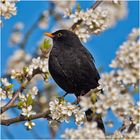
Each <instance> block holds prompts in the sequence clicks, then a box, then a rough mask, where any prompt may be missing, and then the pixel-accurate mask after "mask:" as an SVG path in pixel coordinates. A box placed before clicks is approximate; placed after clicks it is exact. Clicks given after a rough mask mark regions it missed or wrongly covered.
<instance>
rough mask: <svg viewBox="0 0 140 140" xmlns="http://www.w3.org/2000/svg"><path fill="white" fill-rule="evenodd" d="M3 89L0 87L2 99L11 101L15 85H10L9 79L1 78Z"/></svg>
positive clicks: (0, 97)
mask: <svg viewBox="0 0 140 140" xmlns="http://www.w3.org/2000/svg"><path fill="white" fill-rule="evenodd" d="M0 82H1V87H0V99H6V98H9V99H11V98H12V97H13V90H12V87H13V85H12V84H11V83H9V81H8V80H7V78H0Z"/></svg>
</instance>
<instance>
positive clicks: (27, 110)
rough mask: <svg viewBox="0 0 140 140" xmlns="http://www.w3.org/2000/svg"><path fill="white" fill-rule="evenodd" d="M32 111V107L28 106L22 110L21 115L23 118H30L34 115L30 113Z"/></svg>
mask: <svg viewBox="0 0 140 140" xmlns="http://www.w3.org/2000/svg"><path fill="white" fill-rule="evenodd" d="M31 110H32V106H31V105H30V106H28V107H26V108H22V113H21V114H22V115H23V116H27V117H30V116H31V115H35V114H36V113H35V112H33V111H31Z"/></svg>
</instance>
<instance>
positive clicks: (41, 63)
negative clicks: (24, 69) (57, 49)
mask: <svg viewBox="0 0 140 140" xmlns="http://www.w3.org/2000/svg"><path fill="white" fill-rule="evenodd" d="M28 68H29V72H28V74H29V75H32V74H33V70H36V69H38V68H39V69H40V70H41V71H42V72H43V73H45V72H48V59H47V58H40V57H37V58H33V59H32V63H31V64H30V65H29V67H28Z"/></svg>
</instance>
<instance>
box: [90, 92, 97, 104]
mask: <svg viewBox="0 0 140 140" xmlns="http://www.w3.org/2000/svg"><path fill="white" fill-rule="evenodd" d="M96 100H97V95H96V93H92V95H91V101H92V102H93V103H95V102H96Z"/></svg>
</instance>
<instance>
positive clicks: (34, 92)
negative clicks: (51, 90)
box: [27, 86, 38, 99]
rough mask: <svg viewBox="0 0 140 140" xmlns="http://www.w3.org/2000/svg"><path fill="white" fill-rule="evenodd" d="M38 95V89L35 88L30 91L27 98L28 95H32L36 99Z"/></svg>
mask: <svg viewBox="0 0 140 140" xmlns="http://www.w3.org/2000/svg"><path fill="white" fill-rule="evenodd" d="M37 94H38V88H37V87H35V86H34V87H32V88H31V89H30V90H29V91H28V94H27V97H28V95H31V96H32V98H33V99H34V98H35V96H36V95H37Z"/></svg>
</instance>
